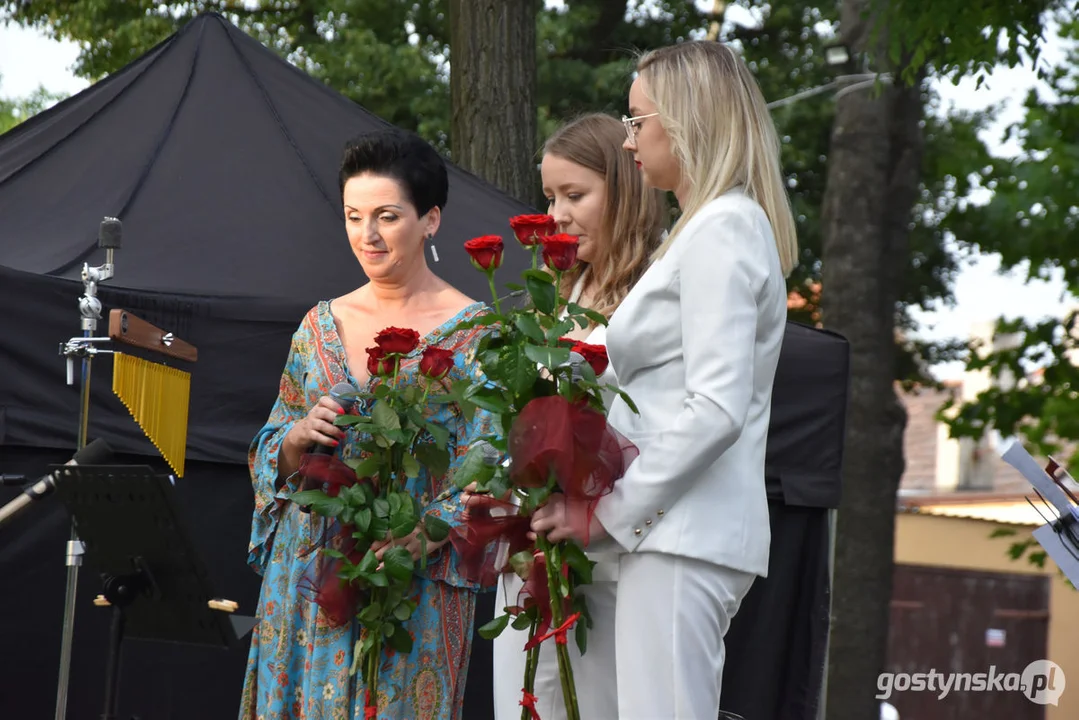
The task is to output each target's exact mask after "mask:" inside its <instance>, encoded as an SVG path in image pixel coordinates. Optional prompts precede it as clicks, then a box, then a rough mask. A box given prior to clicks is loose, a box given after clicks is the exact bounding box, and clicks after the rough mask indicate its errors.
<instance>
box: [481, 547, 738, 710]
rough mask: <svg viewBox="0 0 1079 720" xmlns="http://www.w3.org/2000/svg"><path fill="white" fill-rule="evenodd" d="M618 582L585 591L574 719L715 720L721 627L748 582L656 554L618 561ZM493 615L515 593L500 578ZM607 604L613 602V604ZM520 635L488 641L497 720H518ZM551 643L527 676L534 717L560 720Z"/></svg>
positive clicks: (511, 582)
mask: <svg viewBox="0 0 1079 720" xmlns="http://www.w3.org/2000/svg"><path fill="white" fill-rule="evenodd" d="M618 575H619V577H618V581H617V582H596V583H593V584H592V585H590V586H588V587H586V588H584V589H583V590H584V591H585V592H586V593H588V597H589V607H590V609H591V613H592V619H593V622H594V627H593V628H592V629H591V630H590V631H589V634H588V651H587V653H586V654H585V656H584V657H580V656H579V655H578V653H577V648H576V644H575V643H574V642H573V636H572V634H571V635H570V643H569V648H570V652H571V657H572V663H573V673H574V678H575V681H576V686H577V694H578V703H579V705H580V709H581V718H582V720H716V717H717V716H718V715H719V698H720V690H721V687H720V685H721V681H722V677H723V662H724V660H725V657H726V652H725V649H724V645H723V636H724V635H726V633H727V629H728V628H729V627H730V622H731V618H733V617H734V615H735V613H736V612H737V611H738V608H739V606H740V605H741V602H742V599H743V598H744V597H745V596H746V593H748V592H749V588H750V587H751V586H752V584H753V580H754V578H755V576H754V575H751V574H748V573H744V572H741V571H738V570H732V569H730V568H726V567H720V566H718V565H712V564H710V563H705V562H701V561H699V560H691V559H689V558H683V557H677V556H673V555H664V554H659V553H627V554H624V555H622V556H620V562H619V571H618ZM504 584H505V585H506V586H507V587H506V588H505V591H503V590H502V589H500V590H499V592H500V593H502V594H501V595H500V596H499V598H498V600H497V601H496V602H497V603H499V604H497V605H496V612H501V609H502V608H503V607H505V605H506V604H507V603H505V602H503V600H504V599H505V597H506V596H507V595H508V597H509V598H510V599H511V600H512V599H513V598H515V597H516V593H517V591H518V590H519V589H520V580H517V579H516V577H514V576H508V577H507V582H506V583H504ZM612 601H613V604H612ZM526 640H527V633H525V632H520V631H515V630H513V629H512V628H507V629H506V631H505V632H503V634H502V635H501V636H499V638H498V639H496V640H495V643H494V684H495V688H494V695H495V718H496V720H519V718H520V717H521V708H520V700H521V685H522V678H523V677H524V651H523V649H524V644H525V641H526ZM550 643H551V641H547V642H545V643H544V644H543V648H542V650H541V652H540V667H539V669H538V670H537V673H536V696H537V697H538V698H539V702H538V703H537V705H536V709H537V710H538V711H539V714H540V717H542V718H543V720H562V719H563V718H565V707H564V704H563V700H562V690H561V685H560V684H559V681H558V665H557V661H556V659H555V653H554V649H553V646H551V647H548V646H549V645H550Z"/></svg>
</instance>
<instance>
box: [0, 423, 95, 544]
mask: <svg viewBox="0 0 1079 720" xmlns="http://www.w3.org/2000/svg"><path fill="white" fill-rule="evenodd" d="M110 460H112V448H110V447H109V445H108V443H106V442H105V441H104V440H102V439H101V438H98V439H97V440H94V441H93V442H92V443H90V444H88V445H86V446H84V447H83V448H82V449H81V450H79V451H78V452H77V453H75V456H74V457H73V458H71V459H70V460H68V461H67V462H66V463H65V465H104V464H106V463H108V462H109V461H110ZM61 473H62V471H61V470H56V471H54V472H52V473H50V474H48V475H46V476H44V477H42V478H40V479H39V480H38V481H37V482H35V483H34V484H33V485H29V486H27V487H26V488H25V489H24V490H23V491H22V494H21V495H19V496H17V497H16V498H15V499H14V500H12V501H11V502H9V503H8V504H7V505H5V506H3V507H0V525H3V524H4V523H5V522H7V521H8V520H10V519H11V518H13V517H15V515H17V514H18V513H19V512H20V511H21V510H23V509H24V508H25V507H26V506H27V505H29V504H30V503H32V502H33V501H35V500H40V499H41V498H43V497H45V496H46V495H48V494H49V493H51V492H52V491H53V490H55V489H56V483H57V482H58V481H59V480H60V476H61Z"/></svg>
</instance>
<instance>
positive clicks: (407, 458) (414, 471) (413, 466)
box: [401, 453, 422, 478]
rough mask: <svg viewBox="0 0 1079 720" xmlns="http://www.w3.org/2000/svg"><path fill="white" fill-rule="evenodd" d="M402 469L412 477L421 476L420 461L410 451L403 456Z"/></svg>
mask: <svg viewBox="0 0 1079 720" xmlns="http://www.w3.org/2000/svg"><path fill="white" fill-rule="evenodd" d="M401 469H402V470H404V471H405V475H407V476H408V477H410V478H416V477H419V476H420V470H421V469H422V468H421V467H420V461H419V460H417V459H416V458H415V457H413V456H412V455H410V454H409V453H405V454H404V455H402V456H401Z"/></svg>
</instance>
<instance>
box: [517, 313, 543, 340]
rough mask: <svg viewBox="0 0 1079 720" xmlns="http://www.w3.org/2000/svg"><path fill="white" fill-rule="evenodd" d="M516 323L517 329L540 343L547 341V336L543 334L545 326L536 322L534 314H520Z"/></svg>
mask: <svg viewBox="0 0 1079 720" xmlns="http://www.w3.org/2000/svg"><path fill="white" fill-rule="evenodd" d="M514 325H516V326H517V329H518V330H520V331H521V332H522V333H524V334H525V335H526V336H527V337H528V338H529V339H531V340H535V341H536V342H538V343H542V342H546V338H545V337H544V335H543V328H541V327H540V325H539V323H538V322H536V318H535V316H534V315H524V314H522V315H518V316H517V319H516V320H515V321H514Z"/></svg>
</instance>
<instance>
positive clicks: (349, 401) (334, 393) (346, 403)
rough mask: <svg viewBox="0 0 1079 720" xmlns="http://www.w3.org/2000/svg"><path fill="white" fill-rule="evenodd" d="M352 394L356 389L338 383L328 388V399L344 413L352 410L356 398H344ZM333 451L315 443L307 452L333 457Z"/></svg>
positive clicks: (344, 383)
mask: <svg viewBox="0 0 1079 720" xmlns="http://www.w3.org/2000/svg"><path fill="white" fill-rule="evenodd" d="M354 392H356V388H354V387H352V385H351V384H349V383H347V382H340V383H337V384H336V385H334V386H333V387H332V388H330V397H331V398H333V399H334V401H335V402H336V403H337V404H338V405H340V406H341V408H342V409H343V410H344V411H345V412H348V411H349V410H351V409H352V406H353V405H355V404H356V398H355V397H344V396H346V395H348V394H350V393H354ZM335 450H337V448H334V447H330V446H329V445H321V444H319V443H315V444H314V445H313V446H312V447H311V449H310V450H309V451H308V452H310V453H312V454H313V455H333V454H334V451H335Z"/></svg>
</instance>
